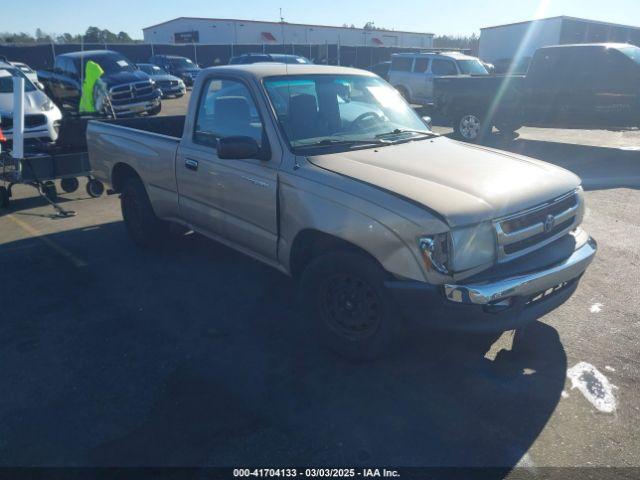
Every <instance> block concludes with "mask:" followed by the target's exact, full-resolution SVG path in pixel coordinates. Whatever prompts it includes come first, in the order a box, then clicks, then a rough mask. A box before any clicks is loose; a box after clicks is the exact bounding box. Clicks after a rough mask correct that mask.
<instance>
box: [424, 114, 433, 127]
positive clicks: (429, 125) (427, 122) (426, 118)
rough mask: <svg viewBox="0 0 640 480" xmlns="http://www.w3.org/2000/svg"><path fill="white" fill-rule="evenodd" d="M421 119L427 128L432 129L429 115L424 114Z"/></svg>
mask: <svg viewBox="0 0 640 480" xmlns="http://www.w3.org/2000/svg"><path fill="white" fill-rule="evenodd" d="M422 121H423V123H424V124H425V125H426V126H427V128H428V129H429V130H433V128H431V127H432V126H433V123H432V122H431V117H427V116H424V117H422Z"/></svg>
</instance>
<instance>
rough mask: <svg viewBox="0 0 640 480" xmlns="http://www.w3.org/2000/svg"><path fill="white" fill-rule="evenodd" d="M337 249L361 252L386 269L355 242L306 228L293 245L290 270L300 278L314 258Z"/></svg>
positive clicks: (290, 253) (290, 254)
mask: <svg viewBox="0 0 640 480" xmlns="http://www.w3.org/2000/svg"><path fill="white" fill-rule="evenodd" d="M335 251H350V252H354V253H358V254H361V255H363V256H365V257H367V258H369V259H371V260H373V261H374V262H376V263H377V264H378V265H380V267H381V268H383V269H384V266H383V265H382V264H381V263H380V262H379V261H378V259H377V258H376V257H374V256H373V255H372V254H371V253H369V252H368V251H367V250H365V249H364V248H362V247H360V246H358V245H356V244H355V243H353V242H350V241H348V240H345V239H343V238H339V237H336V236H335V235H332V234H329V233H326V232H323V231H321V230H317V229H314V228H306V229H304V230H301V231H300V232H298V234H297V235H296V237H295V238H294V240H293V243H292V245H291V250H290V252H289V271H290V273H291V275H292V276H293V277H294V278H299V277H300V275H301V274H302V272H303V271H304V269H305V267H306V266H307V265H308V264H309V263H310V262H311V261H312V260H313V259H314V258H317V257H318V256H320V255H323V254H325V253H329V252H335Z"/></svg>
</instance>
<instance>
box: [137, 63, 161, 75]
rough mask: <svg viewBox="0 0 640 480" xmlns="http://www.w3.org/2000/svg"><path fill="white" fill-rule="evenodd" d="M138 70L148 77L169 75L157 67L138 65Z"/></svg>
mask: <svg viewBox="0 0 640 480" xmlns="http://www.w3.org/2000/svg"><path fill="white" fill-rule="evenodd" d="M138 67H139V68H140V70H142V71H143V72H144V73H147V74H149V75H169V74H168V73H167V71H166V70H164V69H163V68H160V67H159V66H157V65H138Z"/></svg>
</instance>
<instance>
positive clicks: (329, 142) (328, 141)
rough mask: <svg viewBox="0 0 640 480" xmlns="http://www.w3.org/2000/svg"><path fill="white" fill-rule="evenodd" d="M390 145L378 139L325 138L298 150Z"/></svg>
mask: <svg viewBox="0 0 640 480" xmlns="http://www.w3.org/2000/svg"><path fill="white" fill-rule="evenodd" d="M390 143H391V142H389V141H387V140H380V139H378V138H369V139H366V140H355V139H337V138H323V139H322V140H318V141H317V142H313V143H309V144H307V145H298V148H308V147H331V146H336V145H389V144H390Z"/></svg>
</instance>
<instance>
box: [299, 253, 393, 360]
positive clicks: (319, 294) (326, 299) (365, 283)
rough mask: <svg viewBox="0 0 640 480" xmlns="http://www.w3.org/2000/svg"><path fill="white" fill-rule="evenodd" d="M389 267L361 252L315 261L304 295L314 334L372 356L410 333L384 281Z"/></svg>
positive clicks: (348, 352) (351, 352)
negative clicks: (386, 269) (405, 333)
mask: <svg viewBox="0 0 640 480" xmlns="http://www.w3.org/2000/svg"><path fill="white" fill-rule="evenodd" d="M388 278H389V276H388V274H387V272H385V270H384V269H383V268H382V267H381V266H380V264H378V262H376V261H375V259H373V258H371V257H369V256H367V255H365V254H363V253H360V252H358V251H351V250H344V251H336V252H330V253H326V254H324V255H321V256H319V257H317V258H315V259H314V260H312V261H311V262H310V263H309V265H308V266H307V267H306V269H305V270H304V272H303V274H302V277H301V280H300V298H301V301H302V307H303V309H304V310H305V311H306V312H307V315H308V317H309V320H310V322H311V327H312V328H313V330H314V336H315V337H318V338H320V339H321V340H322V342H323V343H324V344H325V346H327V347H328V348H330V349H331V350H333V351H336V352H337V353H339V354H341V355H343V356H345V357H349V358H353V359H372V358H376V357H379V356H382V355H384V354H387V353H390V352H391V351H392V350H393V349H394V347H396V346H397V345H398V344H399V340H400V338H401V337H402V334H403V333H404V330H405V328H404V326H405V325H404V318H403V316H402V314H400V313H399V309H398V308H397V305H396V302H395V301H394V299H393V298H392V297H391V295H390V294H389V292H388V290H387V289H386V287H385V286H384V282H385V281H386V280H388Z"/></svg>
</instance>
